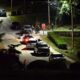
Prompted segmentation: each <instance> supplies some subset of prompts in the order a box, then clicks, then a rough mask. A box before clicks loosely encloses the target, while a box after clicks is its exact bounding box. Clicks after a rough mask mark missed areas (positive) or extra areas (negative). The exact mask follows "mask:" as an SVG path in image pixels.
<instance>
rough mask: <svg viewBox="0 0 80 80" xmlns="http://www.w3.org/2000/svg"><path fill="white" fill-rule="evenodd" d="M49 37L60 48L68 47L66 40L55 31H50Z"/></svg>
mask: <svg viewBox="0 0 80 80" xmlns="http://www.w3.org/2000/svg"><path fill="white" fill-rule="evenodd" d="M47 37H48V38H49V39H50V40H51V41H52V42H53V43H54V44H55V45H56V46H57V47H58V48H60V49H64V50H65V49H67V44H66V42H65V41H64V40H63V39H61V38H60V37H59V36H58V35H56V34H55V33H53V32H48V35H47Z"/></svg>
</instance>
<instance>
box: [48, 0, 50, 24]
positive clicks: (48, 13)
mask: <svg viewBox="0 0 80 80" xmlns="http://www.w3.org/2000/svg"><path fill="white" fill-rule="evenodd" d="M48 24H49V25H50V1H49V0H48Z"/></svg>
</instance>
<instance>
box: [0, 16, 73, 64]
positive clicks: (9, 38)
mask: <svg viewBox="0 0 80 80" xmlns="http://www.w3.org/2000/svg"><path fill="white" fill-rule="evenodd" d="M2 19H3V22H2V23H1V24H0V32H1V33H2V32H5V33H6V34H5V36H4V37H3V42H2V43H3V45H4V46H5V48H8V47H7V45H9V44H20V42H19V39H18V38H17V35H16V32H17V31H12V30H10V25H11V19H10V18H9V17H7V18H2ZM32 35H33V36H34V37H35V38H36V39H39V38H40V36H39V35H47V31H44V32H43V31H40V32H39V33H38V34H35V33H33V34H32ZM23 48H25V45H20V46H19V47H16V49H17V50H19V51H21V54H20V55H19V59H20V61H21V62H22V63H24V64H26V65H27V64H29V63H30V62H32V61H35V60H45V61H49V57H36V56H32V55H31V53H32V52H30V51H27V50H22V49H23ZM50 51H51V52H52V53H56V54H61V53H59V52H57V51H55V50H54V49H53V48H51V46H50ZM65 59H66V60H68V61H70V62H72V63H73V62H74V60H72V59H70V58H68V57H65Z"/></svg>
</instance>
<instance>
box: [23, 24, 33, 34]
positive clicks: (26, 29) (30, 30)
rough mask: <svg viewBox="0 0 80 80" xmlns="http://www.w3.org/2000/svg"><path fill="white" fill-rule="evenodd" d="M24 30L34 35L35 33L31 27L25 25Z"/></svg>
mask: <svg viewBox="0 0 80 80" xmlns="http://www.w3.org/2000/svg"><path fill="white" fill-rule="evenodd" d="M22 30H24V31H26V32H29V33H32V31H33V30H32V26H31V25H24V26H23V28H22Z"/></svg>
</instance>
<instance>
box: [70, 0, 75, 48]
mask: <svg viewBox="0 0 80 80" xmlns="http://www.w3.org/2000/svg"><path fill="white" fill-rule="evenodd" d="M70 5H71V27H72V49H73V48H74V24H73V23H74V22H73V6H72V0H70Z"/></svg>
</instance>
